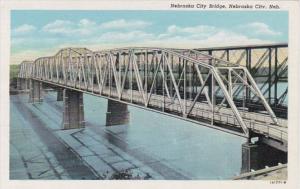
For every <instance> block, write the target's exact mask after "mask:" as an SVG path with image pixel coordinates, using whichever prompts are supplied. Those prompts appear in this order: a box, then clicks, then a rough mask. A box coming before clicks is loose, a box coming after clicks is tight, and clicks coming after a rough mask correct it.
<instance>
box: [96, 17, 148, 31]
mask: <svg viewBox="0 0 300 189" xmlns="http://www.w3.org/2000/svg"><path fill="white" fill-rule="evenodd" d="M149 25H151V23H149V22H145V21H141V20H124V19H119V20H113V21H110V22H104V23H102V24H100V28H103V29H142V28H145V27H147V26H149Z"/></svg>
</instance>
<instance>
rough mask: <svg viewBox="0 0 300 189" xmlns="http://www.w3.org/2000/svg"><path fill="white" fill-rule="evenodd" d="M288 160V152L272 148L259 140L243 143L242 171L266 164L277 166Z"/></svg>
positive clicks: (255, 168) (261, 167)
mask: <svg viewBox="0 0 300 189" xmlns="http://www.w3.org/2000/svg"><path fill="white" fill-rule="evenodd" d="M286 162H287V153H285V152H282V151H280V150H277V149H275V148H272V147H270V146H268V145H266V144H263V143H261V142H260V141H257V142H256V143H255V144H253V143H250V142H246V143H244V144H242V168H241V173H246V172H250V171H251V169H253V170H259V169H263V168H265V166H269V167H271V166H276V165H278V163H282V164H284V163H286Z"/></svg>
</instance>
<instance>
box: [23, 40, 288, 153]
mask: <svg viewBox="0 0 300 189" xmlns="http://www.w3.org/2000/svg"><path fill="white" fill-rule="evenodd" d="M254 48H258V47H245V48H243V49H242V51H244V52H245V53H243V52H242V55H243V56H242V57H237V58H234V59H231V56H233V55H232V51H233V50H237V49H236V48H233V47H231V48H229V47H228V48H219V49H217V48H215V49H213V48H212V49H195V50H190V49H167V48H146V47H145V48H141V47H132V48H120V49H111V50H103V51H91V50H89V49H86V48H65V49H61V50H60V51H58V52H57V53H56V54H55V55H53V56H48V57H40V58H38V59H36V60H35V61H24V62H22V63H21V64H20V72H19V75H18V87H19V88H20V89H24V90H29V102H30V103H35V102H42V98H43V88H46V87H52V88H55V89H56V90H57V91H58V100H63V103H64V112H63V120H64V121H63V124H62V128H63V129H71V128H80V127H84V123H85V122H84V108H83V95H82V94H83V93H87V94H92V95H95V96H99V97H103V98H106V99H108V114H107V118H106V119H107V120H106V123H107V125H115V124H123V123H127V122H129V112H128V109H127V105H132V106H136V107H140V108H144V109H147V110H150V111H156V112H159V113H163V114H166V115H169V116H173V117H175V118H178V119H184V120H187V121H191V122H195V123H198V124H200V125H205V126H207V127H211V128H214V129H218V130H222V131H225V132H229V133H232V134H236V135H239V136H242V137H247V138H249V139H251V138H253V137H258V138H259V139H261V141H263V142H264V143H267V144H268V145H271V146H273V147H275V148H277V149H280V150H282V151H285V152H286V151H287V137H288V135H287V120H286V119H284V118H282V117H284V116H278V114H279V113H280V111H279V109H280V110H281V111H284V110H285V112H287V106H286V109H284V108H285V106H284V105H283V101H284V100H282V99H283V98H285V96H287V95H286V94H287V89H286V92H284V93H283V94H282V96H278V92H277V91H276V90H277V88H278V86H277V83H276V82H277V81H278V80H279V78H280V77H281V76H282V77H283V75H284V74H283V75H280V73H281V71H282V70H283V71H282V72H285V71H286V69H287V63H286V62H287V59H286V60H284V59H283V60H282V61H283V62H281V63H280V64H279V58H275V59H274V57H276V56H277V55H278V52H279V50H278V49H279V48H281V46H280V47H276V48H275V47H268V48H266V49H267V50H263V52H262V55H261V56H262V57H261V58H259V59H256V61H257V64H255V65H253V64H250V62H253V61H254V60H251V56H250V55H249V53H250V54H251V53H252V54H253V53H255V50H253V49H254ZM245 49H246V50H245ZM270 49H271V50H270ZM217 51H218V52H221V53H219V55H217V53H216V52H217ZM247 53H248V54H247ZM270 53H271V54H270ZM215 54H216V55H215ZM245 57H246V58H245ZM249 57H250V58H249ZM270 57H271V59H268V58H270ZM272 57H273V59H274V60H275V62H276V68H269V71H270V69H271V71H270V72H267V74H268V78H267V79H265V80H261V82H262V84H258V82H259V81H257V79H258V77H260V76H258V75H255V74H254V73H260V74H265V67H264V66H263V63H261V62H265V61H266V60H267V59H268V60H269V61H273V59H272ZM244 59H245V60H246V62H245V64H244V63H242V61H243V60H244ZM280 60H281V59H280ZM249 65H251V66H252V67H251V68H250V67H249ZM279 66H280V68H279ZM249 68H250V69H249ZM276 70H277V71H276ZM278 70H281V71H280V73H279V71H278ZM273 72H276V73H273ZM274 80H276V82H274ZM274 86H275V88H274ZM271 90H274V91H275V93H274V94H273V93H272V91H271ZM284 94H285V95H284ZM266 95H267V97H266ZM272 95H273V96H274V98H273V96H272ZM272 99H273V100H272ZM274 99H275V100H274ZM282 109H283V110H282Z"/></svg>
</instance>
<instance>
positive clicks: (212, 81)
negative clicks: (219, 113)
mask: <svg viewBox="0 0 300 189" xmlns="http://www.w3.org/2000/svg"><path fill="white" fill-rule="evenodd" d="M214 93H215V81H214V75H213V74H212V75H211V101H212V105H211V113H212V115H211V125H213V124H214V109H215V94H214Z"/></svg>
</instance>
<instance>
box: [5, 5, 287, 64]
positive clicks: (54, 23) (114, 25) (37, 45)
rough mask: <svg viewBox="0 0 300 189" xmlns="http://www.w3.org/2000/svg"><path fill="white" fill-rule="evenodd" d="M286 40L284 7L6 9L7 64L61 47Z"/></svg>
mask: <svg viewBox="0 0 300 189" xmlns="http://www.w3.org/2000/svg"><path fill="white" fill-rule="evenodd" d="M281 42H288V12H287V11H249V12H248V11H141V10H139V11H119V10H118V11H117V10H116V11H91V10H89V11H76V10H72V11H67V10H61V11H54V10H49V11H47V10H42V11H38V10H13V11H12V12H11V64H19V63H20V62H22V61H23V60H34V59H36V58H38V57H41V56H51V55H54V54H55V53H56V52H57V51H59V49H60V48H64V47H86V48H89V49H91V50H101V49H110V48H121V47H134V46H142V47H150V46H151V47H170V48H201V47H216V46H228V45H249V44H265V43H281Z"/></svg>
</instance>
